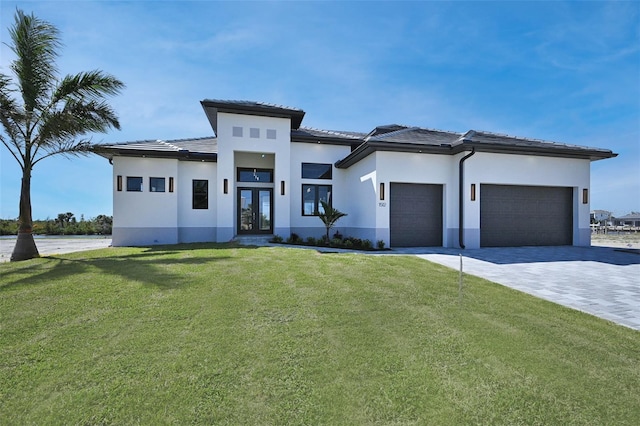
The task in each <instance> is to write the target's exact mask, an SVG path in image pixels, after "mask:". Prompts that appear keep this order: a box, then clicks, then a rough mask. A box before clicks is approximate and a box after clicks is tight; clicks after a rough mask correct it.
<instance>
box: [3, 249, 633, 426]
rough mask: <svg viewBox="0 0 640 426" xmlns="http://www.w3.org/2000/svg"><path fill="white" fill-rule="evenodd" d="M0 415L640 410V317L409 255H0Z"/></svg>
mask: <svg viewBox="0 0 640 426" xmlns="http://www.w3.org/2000/svg"><path fill="white" fill-rule="evenodd" d="M0 274H1V275H0V423H1V424H154V425H155V424H190V423H195V424H261V425H264V424H272V425H281V424H331V425H334V424H336V425H342V424H344V425H351V424H416V425H417V424H420V425H423V424H508V425H516V424H563V425H568V424H628V425H636V424H640V333H638V332H637V331H633V330H631V329H627V328H624V327H621V326H616V325H614V324H612V323H609V322H607V321H604V320H600V319H597V318H595V317H592V316H589V315H586V314H583V313H580V312H577V311H573V310H570V309H566V308H563V307H560V306H557V305H554V304H552V303H548V302H545V301H542V300H538V299H536V298H533V297H531V296H528V295H525V294H522V293H519V292H516V291H513V290H510V289H507V288H504V287H501V286H499V285H497V284H493V283H490V282H488V281H485V280H481V279H478V278H475V277H470V276H467V277H465V289H464V297H463V298H462V300H460V299H459V295H458V275H457V272H455V271H453V270H450V269H447V268H444V267H442V266H439V265H435V264H432V263H429V262H427V261H425V260H421V259H418V258H416V257H409V256H372V255H363V254H319V253H317V252H316V251H313V250H302V249H288V248H239V247H233V246H224V245H223V246H215V245H184V246H167V247H157V248H121V249H115V248H113V249H105V250H97V251H93V252H83V253H75V254H68V255H60V256H55V257H50V258H42V259H34V260H31V261H27V262H19V263H12V264H2V265H0Z"/></svg>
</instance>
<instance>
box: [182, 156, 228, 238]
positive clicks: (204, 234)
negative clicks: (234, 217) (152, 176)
mask: <svg viewBox="0 0 640 426" xmlns="http://www.w3.org/2000/svg"><path fill="white" fill-rule="evenodd" d="M217 167H218V165H217V163H214V162H203V161H180V162H178V180H177V181H176V188H177V192H178V221H177V227H178V228H179V240H180V242H181V243H192V242H213V241H216V228H217V218H216V212H217V199H218V191H219V188H218V187H219V185H218V182H217V176H216V169H217ZM194 180H207V181H208V182H209V208H208V209H194V208H193V181H194Z"/></svg>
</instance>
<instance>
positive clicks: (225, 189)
mask: <svg viewBox="0 0 640 426" xmlns="http://www.w3.org/2000/svg"><path fill="white" fill-rule="evenodd" d="M222 192H224V193H225V194H228V193H229V179H225V180H223V181H222Z"/></svg>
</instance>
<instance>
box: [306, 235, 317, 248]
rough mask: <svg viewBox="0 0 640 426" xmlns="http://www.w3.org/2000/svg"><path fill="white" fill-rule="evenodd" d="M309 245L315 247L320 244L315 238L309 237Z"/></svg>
mask: <svg viewBox="0 0 640 426" xmlns="http://www.w3.org/2000/svg"><path fill="white" fill-rule="evenodd" d="M307 244H308V245H310V246H315V245H316V244H318V241H317V240H316V239H315V238H314V237H307Z"/></svg>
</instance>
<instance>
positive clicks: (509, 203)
mask: <svg viewBox="0 0 640 426" xmlns="http://www.w3.org/2000/svg"><path fill="white" fill-rule="evenodd" d="M572 205H573V190H572V189H571V188H562V187H548V186H514V185H480V246H482V247H517V246H562V245H571V244H572V243H573V209H572Z"/></svg>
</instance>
